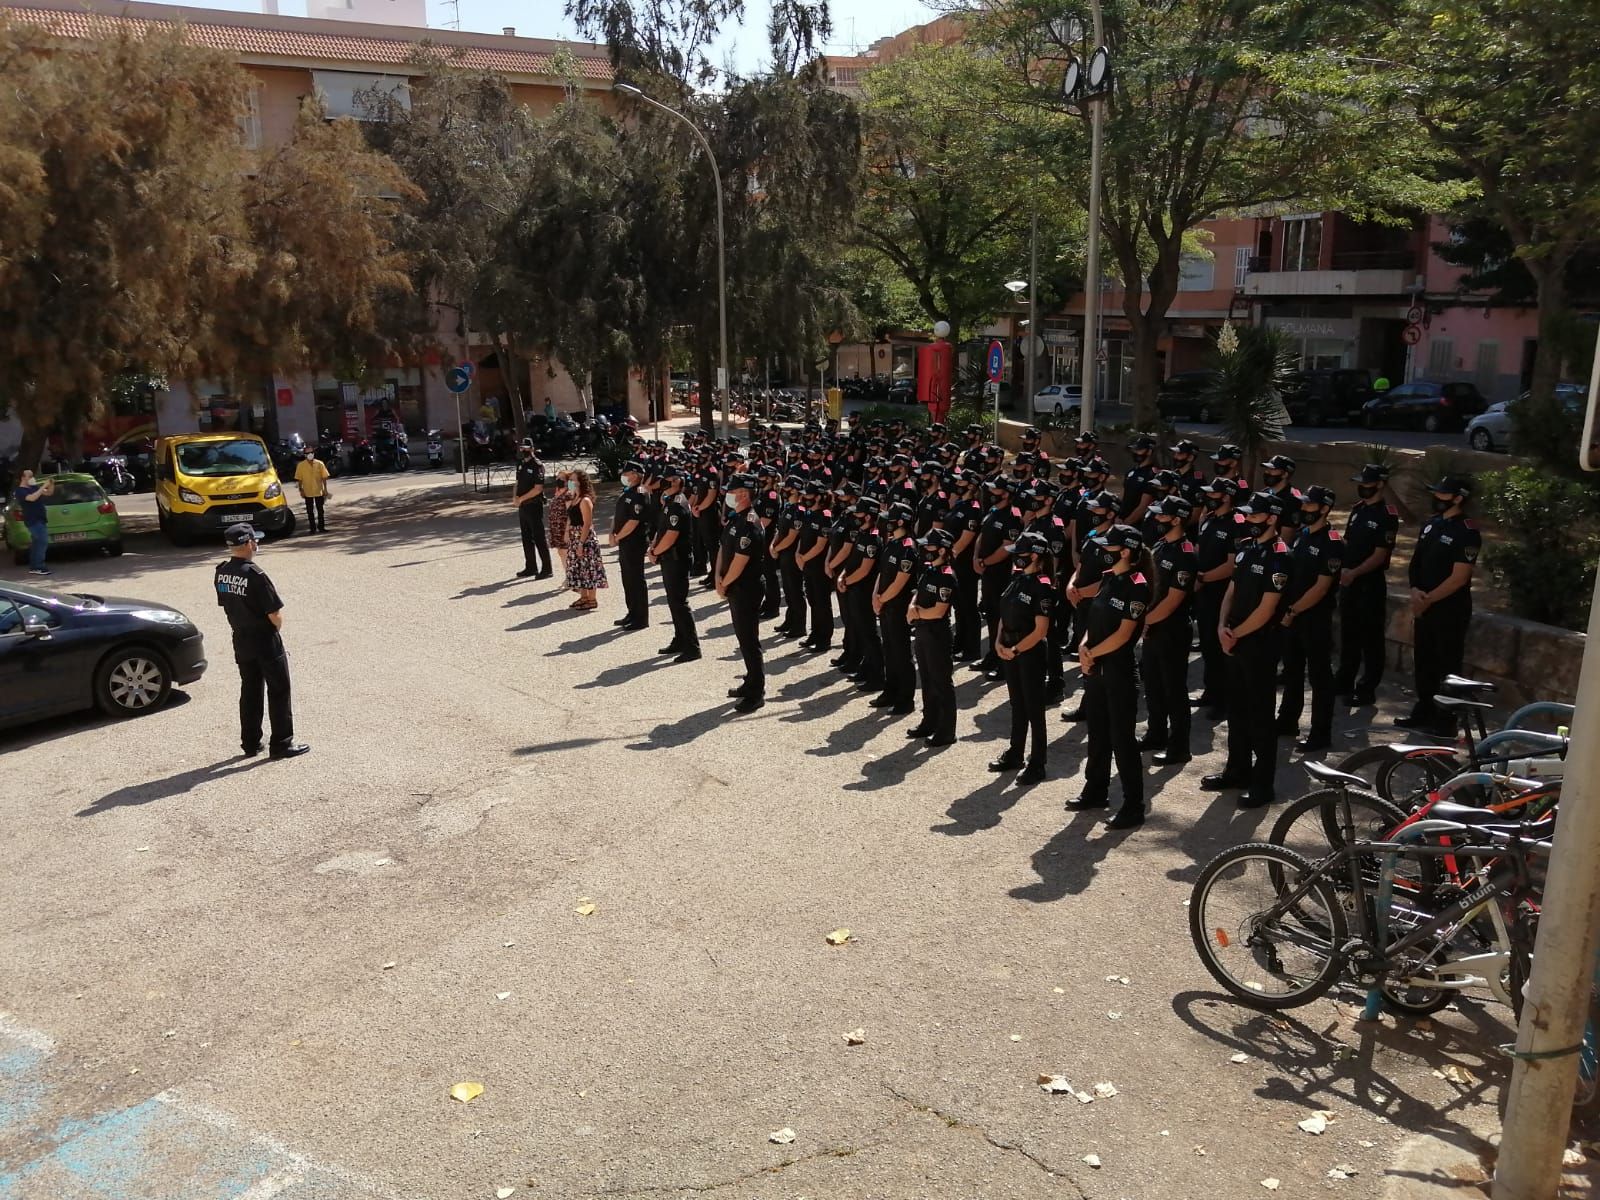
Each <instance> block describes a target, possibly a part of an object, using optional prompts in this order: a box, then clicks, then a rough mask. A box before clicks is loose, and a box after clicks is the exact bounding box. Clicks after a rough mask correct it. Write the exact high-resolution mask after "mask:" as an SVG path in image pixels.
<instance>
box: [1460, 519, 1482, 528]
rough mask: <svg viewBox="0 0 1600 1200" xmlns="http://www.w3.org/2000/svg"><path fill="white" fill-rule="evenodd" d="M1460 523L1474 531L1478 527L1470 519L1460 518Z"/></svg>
mask: <svg viewBox="0 0 1600 1200" xmlns="http://www.w3.org/2000/svg"><path fill="white" fill-rule="evenodd" d="M1461 523H1462V524H1463V525H1465V526H1466V527H1467V528H1468V529H1476V528H1477V527H1478V523H1477V522H1476V521H1474V520H1473V519H1472V518H1471V517H1462V518H1461Z"/></svg>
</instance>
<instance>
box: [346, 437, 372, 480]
mask: <svg viewBox="0 0 1600 1200" xmlns="http://www.w3.org/2000/svg"><path fill="white" fill-rule="evenodd" d="M377 469H378V455H377V452H376V451H374V450H373V448H372V443H371V442H369V441H367V439H366V438H361V439H360V440H359V441H357V442H356V444H355V445H354V446H352V447H351V448H350V470H351V471H353V472H354V473H355V474H357V475H371V474H372V473H373V472H374V471H376V470H377Z"/></svg>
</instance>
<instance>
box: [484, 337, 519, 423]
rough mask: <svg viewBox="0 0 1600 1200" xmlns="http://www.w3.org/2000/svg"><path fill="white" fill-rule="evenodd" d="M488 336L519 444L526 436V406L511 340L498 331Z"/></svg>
mask: <svg viewBox="0 0 1600 1200" xmlns="http://www.w3.org/2000/svg"><path fill="white" fill-rule="evenodd" d="M490 336H491V337H492V338H494V353H495V357H496V358H497V359H498V360H499V362H500V378H501V379H503V380H504V381H505V385H506V398H507V399H508V400H509V401H510V402H511V427H512V428H513V429H514V430H515V431H516V436H517V441H518V442H519V443H520V442H521V441H522V439H523V438H525V437H527V436H528V423H527V421H526V420H524V419H523V415H522V414H523V410H524V408H525V407H526V406H527V396H526V395H525V394H524V391H523V387H522V376H521V374H520V372H519V371H518V368H517V360H516V357H515V355H513V354H512V352H511V339H510V338H508V337H506V336H505V334H504V332H502V331H501V330H498V329H497V330H495V331H494V333H492V334H491V335H490Z"/></svg>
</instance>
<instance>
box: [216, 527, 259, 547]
mask: <svg viewBox="0 0 1600 1200" xmlns="http://www.w3.org/2000/svg"><path fill="white" fill-rule="evenodd" d="M222 540H223V541H224V542H226V543H227V544H228V545H230V546H242V545H244V544H245V543H246V542H259V541H260V540H261V533H260V531H259V530H258V529H256V527H255V526H254V525H249V524H244V525H229V526H228V528H227V529H226V530H224V531H223V534H222Z"/></svg>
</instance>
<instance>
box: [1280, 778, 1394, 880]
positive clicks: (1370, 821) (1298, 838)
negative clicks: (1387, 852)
mask: <svg viewBox="0 0 1600 1200" xmlns="http://www.w3.org/2000/svg"><path fill="white" fill-rule="evenodd" d="M1350 815H1351V817H1352V818H1354V820H1355V832H1356V840H1357V841H1372V842H1378V841H1382V840H1383V839H1384V838H1385V837H1387V836H1388V834H1389V831H1390V830H1392V829H1393V828H1394V827H1395V826H1397V825H1399V824H1400V822H1402V821H1404V820H1405V819H1406V816H1407V815H1408V814H1406V813H1405V812H1403V811H1402V810H1401V809H1400V806H1399V805H1397V804H1391V803H1390V802H1389V801H1387V800H1385V799H1383V797H1381V796H1374V795H1372V794H1370V793H1368V792H1356V791H1352V792H1350ZM1343 823H1344V813H1343V811H1342V809H1341V807H1340V804H1339V789H1338V788H1320V789H1318V790H1317V791H1314V792H1307V793H1306V794H1305V795H1304V796H1301V797H1300V798H1299V799H1298V800H1296V801H1294V802H1293V803H1291V804H1290V805H1289V807H1288V808H1286V809H1284V810H1283V812H1282V813H1281V814H1280V815H1279V817H1278V819H1277V820H1276V821H1275V822H1273V825H1272V832H1271V834H1269V835H1268V838H1267V840H1268V841H1270V842H1271V843H1272V844H1273V845H1274V846H1283V847H1285V848H1286V849H1289V850H1293V851H1294V852H1295V853H1296V854H1301V855H1304V856H1305V857H1306V858H1307V859H1309V860H1310V861H1311V862H1313V863H1315V862H1320V861H1321V860H1322V859H1324V858H1326V857H1327V856H1328V855H1330V854H1332V853H1333V852H1334V851H1335V850H1342V849H1343V848H1344V846H1345V839H1344V831H1343V829H1342V826H1343Z"/></svg>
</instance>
